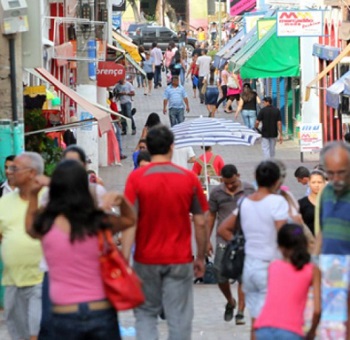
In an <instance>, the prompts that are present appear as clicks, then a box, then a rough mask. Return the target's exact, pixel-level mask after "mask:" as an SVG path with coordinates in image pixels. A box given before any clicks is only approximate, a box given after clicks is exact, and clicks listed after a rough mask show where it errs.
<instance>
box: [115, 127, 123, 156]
mask: <svg viewBox="0 0 350 340" xmlns="http://www.w3.org/2000/svg"><path fill="white" fill-rule="evenodd" d="M114 127H115V137H116V138H117V141H118V145H119V154H120V156H121V155H122V154H123V150H122V136H121V133H122V132H121V131H120V126H119V124H118V123H114Z"/></svg>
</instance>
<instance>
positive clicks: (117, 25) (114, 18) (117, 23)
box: [112, 13, 122, 29]
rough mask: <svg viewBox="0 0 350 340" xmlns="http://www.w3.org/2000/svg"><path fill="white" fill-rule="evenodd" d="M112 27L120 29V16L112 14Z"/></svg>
mask: <svg viewBox="0 0 350 340" xmlns="http://www.w3.org/2000/svg"><path fill="white" fill-rule="evenodd" d="M112 26H113V28H116V29H120V28H121V27H122V15H121V14H119V13H118V14H116V13H113V14H112Z"/></svg>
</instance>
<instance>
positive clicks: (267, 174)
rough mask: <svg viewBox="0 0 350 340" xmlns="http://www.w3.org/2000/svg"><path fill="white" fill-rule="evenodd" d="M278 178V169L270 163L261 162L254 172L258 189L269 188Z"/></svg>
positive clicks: (274, 164)
mask: <svg viewBox="0 0 350 340" xmlns="http://www.w3.org/2000/svg"><path fill="white" fill-rule="evenodd" d="M279 178H280V168H279V167H278V165H277V164H276V163H274V162H272V161H263V162H261V163H260V164H259V165H258V166H257V168H256V170H255V179H256V182H257V183H258V186H259V187H265V188H270V187H272V186H273V185H274V184H275V183H276V182H277V181H278V180H279Z"/></svg>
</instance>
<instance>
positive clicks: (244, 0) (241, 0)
mask: <svg viewBox="0 0 350 340" xmlns="http://www.w3.org/2000/svg"><path fill="white" fill-rule="evenodd" d="M255 7H256V0H230V7H229V8H230V15H231V17H234V16H236V15H241V14H244V13H246V12H251V11H252V10H253V9H254V8H255Z"/></svg>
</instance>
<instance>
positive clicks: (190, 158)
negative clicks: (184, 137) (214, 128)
mask: <svg viewBox="0 0 350 340" xmlns="http://www.w3.org/2000/svg"><path fill="white" fill-rule="evenodd" d="M171 161H172V162H173V163H175V164H176V165H179V166H182V167H183V168H185V169H188V164H189V163H194V162H195V161H196V154H195V153H194V151H193V148H192V147H191V146H185V147H184V148H174V150H173V157H172V158H171Z"/></svg>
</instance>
